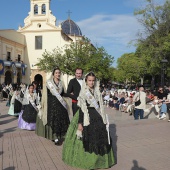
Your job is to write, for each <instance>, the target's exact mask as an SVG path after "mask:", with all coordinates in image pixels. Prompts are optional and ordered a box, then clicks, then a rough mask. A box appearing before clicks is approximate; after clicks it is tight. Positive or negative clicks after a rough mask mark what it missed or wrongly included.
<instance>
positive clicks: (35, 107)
mask: <svg viewBox="0 0 170 170" xmlns="http://www.w3.org/2000/svg"><path fill="white" fill-rule="evenodd" d="M28 100H29V102H30V103H31V105H32V106H33V107H34V109H35V110H36V111H37V112H38V108H37V106H36V104H35V102H34V101H33V99H32V97H31V96H30V95H29V98H28Z"/></svg>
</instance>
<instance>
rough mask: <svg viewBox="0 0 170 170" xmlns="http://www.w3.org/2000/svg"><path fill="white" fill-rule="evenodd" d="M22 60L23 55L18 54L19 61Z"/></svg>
mask: <svg viewBox="0 0 170 170" xmlns="http://www.w3.org/2000/svg"><path fill="white" fill-rule="evenodd" d="M20 61H21V55H19V54H18V62H20Z"/></svg>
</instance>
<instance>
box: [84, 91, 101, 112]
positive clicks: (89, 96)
mask: <svg viewBox="0 0 170 170" xmlns="http://www.w3.org/2000/svg"><path fill="white" fill-rule="evenodd" d="M85 95H86V97H87V99H88V100H87V101H88V102H89V104H90V105H91V106H93V107H94V108H95V109H96V110H97V112H98V113H99V114H101V111H100V107H99V104H98V102H97V101H96V99H95V98H94V96H93V95H92V94H91V93H90V91H89V90H86V93H85Z"/></svg>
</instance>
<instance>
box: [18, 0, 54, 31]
mask: <svg viewBox="0 0 170 170" xmlns="http://www.w3.org/2000/svg"><path fill="white" fill-rule="evenodd" d="M50 3H51V0H30V12H29V13H28V16H27V17H26V18H25V19H24V27H19V30H18V31H20V32H22V31H23V30H25V29H27V28H28V27H30V26H31V27H32V26H33V25H35V24H36V23H37V24H39V25H42V24H41V23H44V24H45V23H46V25H47V24H48V25H51V26H54V27H56V17H55V16H54V15H53V14H52V12H51V10H50Z"/></svg>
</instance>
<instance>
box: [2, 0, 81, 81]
mask: <svg viewBox="0 0 170 170" xmlns="http://www.w3.org/2000/svg"><path fill="white" fill-rule="evenodd" d="M81 38H82V33H81V30H80V28H79V27H78V26H77V25H76V24H75V23H74V22H73V21H72V20H71V19H70V18H68V19H67V20H66V21H64V22H63V23H61V25H59V26H56V17H55V16H54V15H53V14H52V12H51V10H50V0H30V12H29V13H28V16H27V17H26V18H25V20H24V26H23V27H21V26H20V27H19V29H18V30H17V31H15V30H0V56H2V57H0V83H3V82H5V83H10V82H12V83H16V82H19V81H21V82H24V83H31V82H32V81H33V80H36V81H38V82H44V83H45V81H46V79H47V74H46V73H45V72H42V71H41V72H40V71H39V70H38V68H37V67H36V66H35V65H36V63H37V62H38V60H37V59H38V58H41V57H42V54H43V52H44V51H45V50H47V51H52V50H53V49H55V48H56V47H59V48H60V47H63V46H64V45H67V44H70V43H71V42H74V41H76V40H78V39H81ZM21 61H23V62H22V63H21ZM11 64H12V65H11ZM1 65H2V67H1ZM12 66H14V67H12ZM15 67H16V69H14V68H15ZM1 68H3V69H4V70H3V74H2V70H1ZM24 69H25V71H24ZM15 70H16V71H15ZM13 72H15V74H14V73H13ZM24 73H25V75H24ZM9 75H10V76H9ZM64 79H65V83H66V84H67V83H68V81H69V78H68V76H67V75H65V76H64Z"/></svg>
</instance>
